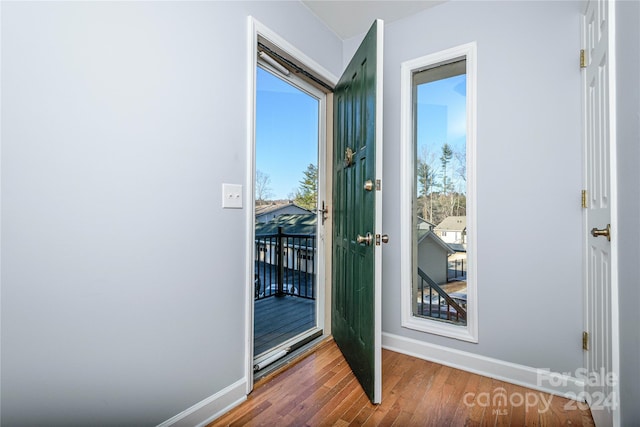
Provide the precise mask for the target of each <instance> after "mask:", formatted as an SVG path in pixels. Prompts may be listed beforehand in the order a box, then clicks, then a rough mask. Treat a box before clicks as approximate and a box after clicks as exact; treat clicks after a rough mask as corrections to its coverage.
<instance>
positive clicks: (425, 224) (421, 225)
mask: <svg viewBox="0 0 640 427" xmlns="http://www.w3.org/2000/svg"><path fill="white" fill-rule="evenodd" d="M417 218H418V224H417V226H416V228H417V229H418V230H433V229H434V228H435V227H436V225H435V224H434V223H432V222H429V221H427V220H426V219H424V218H422V217H417ZM418 233H420V232H419V231H418Z"/></svg>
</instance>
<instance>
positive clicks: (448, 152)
mask: <svg viewBox="0 0 640 427" xmlns="http://www.w3.org/2000/svg"><path fill="white" fill-rule="evenodd" d="M452 158H453V150H452V149H451V147H450V146H449V144H447V143H446V142H445V143H444V145H443V146H442V154H441V155H440V164H441V165H442V192H443V193H444V195H445V196H446V195H447V194H449V193H450V192H451V191H452V190H453V183H452V182H451V179H450V178H449V176H448V175H447V173H448V172H449V170H448V166H449V163H450V162H451V159H452Z"/></svg>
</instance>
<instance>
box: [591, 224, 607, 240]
mask: <svg viewBox="0 0 640 427" xmlns="http://www.w3.org/2000/svg"><path fill="white" fill-rule="evenodd" d="M591 235H592V236H593V237H598V236H604V237H606V238H607V240H608V241H611V224H607V227H606V228H603V229H598V228H592V229H591Z"/></svg>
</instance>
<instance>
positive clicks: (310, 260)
mask: <svg viewBox="0 0 640 427" xmlns="http://www.w3.org/2000/svg"><path fill="white" fill-rule="evenodd" d="M255 245H256V247H255V260H254V261H255V262H254V264H255V266H254V278H255V279H254V299H256V300H258V299H263V298H268V297H272V296H283V295H293V296H296V297H300V298H308V299H315V298H316V236H315V235H313V234H288V233H284V232H283V231H282V227H278V232H277V233H276V234H256V236H255Z"/></svg>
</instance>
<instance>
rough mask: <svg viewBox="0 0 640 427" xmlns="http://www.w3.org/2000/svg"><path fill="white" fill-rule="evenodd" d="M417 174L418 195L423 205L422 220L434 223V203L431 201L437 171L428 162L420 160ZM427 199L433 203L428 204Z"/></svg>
mask: <svg viewBox="0 0 640 427" xmlns="http://www.w3.org/2000/svg"><path fill="white" fill-rule="evenodd" d="M416 174H417V178H418V195H419V198H420V202H421V205H422V218H424V219H428V220H429V221H433V203H432V200H431V199H432V198H431V192H432V188H433V183H434V182H433V181H434V178H435V171H434V170H433V168H432V167H431V166H430V165H429V164H428V163H427V162H426V161H424V160H422V159H420V160H418V167H417V171H416ZM427 199H429V201H430V202H431V203H428V202H427ZM427 215H428V216H427Z"/></svg>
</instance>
